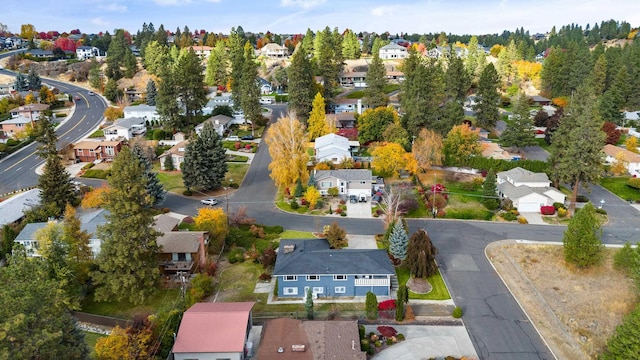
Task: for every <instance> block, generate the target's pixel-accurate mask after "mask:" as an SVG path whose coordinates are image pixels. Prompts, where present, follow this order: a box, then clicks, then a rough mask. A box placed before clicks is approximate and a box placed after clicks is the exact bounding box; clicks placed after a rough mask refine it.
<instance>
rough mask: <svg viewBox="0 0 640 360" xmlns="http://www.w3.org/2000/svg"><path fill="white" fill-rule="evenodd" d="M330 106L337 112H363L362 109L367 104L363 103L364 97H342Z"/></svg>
mask: <svg viewBox="0 0 640 360" xmlns="http://www.w3.org/2000/svg"><path fill="white" fill-rule="evenodd" d="M329 108H330V110H331V111H332V112H333V113H335V114H342V113H345V112H347V113H358V114H362V111H363V110H364V109H365V108H367V106H366V105H364V104H363V103H362V99H349V98H346V97H340V98H336V99H335V100H333V101H332V102H331V104H330V105H329Z"/></svg>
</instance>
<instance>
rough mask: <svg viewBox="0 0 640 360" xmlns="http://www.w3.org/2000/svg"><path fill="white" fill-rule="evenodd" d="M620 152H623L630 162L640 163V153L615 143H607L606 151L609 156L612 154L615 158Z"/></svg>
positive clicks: (625, 158) (625, 159)
mask: <svg viewBox="0 0 640 360" xmlns="http://www.w3.org/2000/svg"><path fill="white" fill-rule="evenodd" d="M619 152H622V154H623V156H624V161H626V162H628V163H639V162H640V154H636V153H634V152H632V151H629V150H627V149H624V148H621V147H618V146H615V145H611V144H607V145H605V146H604V153H605V154H606V155H607V156H611V157H612V158H615V157H616V155H618V153H619Z"/></svg>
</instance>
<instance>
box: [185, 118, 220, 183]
mask: <svg viewBox="0 0 640 360" xmlns="http://www.w3.org/2000/svg"><path fill="white" fill-rule="evenodd" d="M226 159H227V157H226V149H225V148H224V147H223V146H222V139H221V138H220V136H219V135H218V133H217V132H216V130H215V129H214V127H213V124H212V123H211V122H206V123H205V124H204V127H203V128H202V132H201V133H200V136H198V137H197V138H196V139H195V140H193V141H190V142H189V143H188V144H187V146H186V148H185V154H184V162H183V163H182V178H183V179H184V185H185V186H186V187H187V189H195V190H201V189H204V190H210V189H218V188H220V186H222V180H223V179H224V176H225V174H226V173H227V162H226Z"/></svg>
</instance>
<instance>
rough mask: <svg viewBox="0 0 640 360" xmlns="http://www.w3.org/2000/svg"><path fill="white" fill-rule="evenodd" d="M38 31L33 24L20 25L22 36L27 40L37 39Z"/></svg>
mask: <svg viewBox="0 0 640 360" xmlns="http://www.w3.org/2000/svg"><path fill="white" fill-rule="evenodd" d="M37 34H38V32H37V31H36V27H35V26H33V25H32V24H22V25H20V37H21V38H23V39H26V40H33V39H35V37H36V35H37Z"/></svg>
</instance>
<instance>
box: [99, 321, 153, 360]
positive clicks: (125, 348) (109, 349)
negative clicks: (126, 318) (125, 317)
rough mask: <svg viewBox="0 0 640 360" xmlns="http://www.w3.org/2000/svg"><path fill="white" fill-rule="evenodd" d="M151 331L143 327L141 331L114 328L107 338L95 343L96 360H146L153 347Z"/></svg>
mask: <svg viewBox="0 0 640 360" xmlns="http://www.w3.org/2000/svg"><path fill="white" fill-rule="evenodd" d="M153 340H154V338H153V331H152V330H151V328H150V327H148V326H145V327H143V328H142V329H139V330H134V329H132V328H130V327H129V328H127V329H123V328H121V327H119V326H116V327H115V328H114V329H113V330H112V331H111V334H110V335H109V336H106V337H102V338H100V339H98V341H96V347H95V351H96V358H97V359H98V360H119V359H136V360H137V359H140V360H142V359H148V358H149V357H150V355H151V354H150V352H151V350H152V348H153V345H154V341H153Z"/></svg>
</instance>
